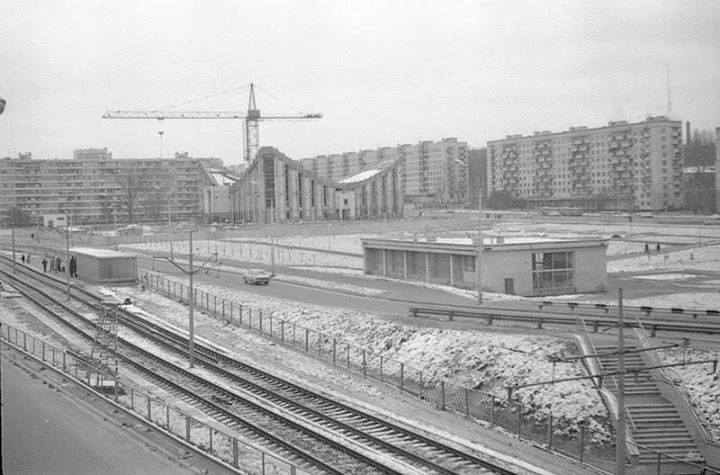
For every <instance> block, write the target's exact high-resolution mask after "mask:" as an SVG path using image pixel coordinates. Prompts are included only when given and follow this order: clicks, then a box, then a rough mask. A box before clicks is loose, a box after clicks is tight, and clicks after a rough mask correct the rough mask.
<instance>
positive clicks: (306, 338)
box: [305, 328, 310, 353]
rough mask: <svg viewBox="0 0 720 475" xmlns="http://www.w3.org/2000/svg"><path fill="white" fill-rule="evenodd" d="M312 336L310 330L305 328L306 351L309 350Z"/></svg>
mask: <svg viewBox="0 0 720 475" xmlns="http://www.w3.org/2000/svg"><path fill="white" fill-rule="evenodd" d="M309 338H310V330H308V329H307V328H306V329H305V353H307V352H308V339H309Z"/></svg>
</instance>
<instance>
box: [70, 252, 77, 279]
mask: <svg viewBox="0 0 720 475" xmlns="http://www.w3.org/2000/svg"><path fill="white" fill-rule="evenodd" d="M69 267H70V277H77V260H76V259H75V256H72V257H71V258H70V264H69Z"/></svg>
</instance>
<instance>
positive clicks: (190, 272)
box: [153, 231, 217, 368]
mask: <svg viewBox="0 0 720 475" xmlns="http://www.w3.org/2000/svg"><path fill="white" fill-rule="evenodd" d="M192 235H193V232H192V231H190V239H189V241H188V265H189V266H188V267H189V268H188V269H184V268H182V267H180V265H178V264H177V263H176V262H175V260H174V259H172V258H169V257H163V259H165V260H167V261H168V262H169V263H170V264H172V265H174V266H175V267H177V268H178V269H180V271H181V272H182V273H183V274H187V276H188V279H189V285H188V337H189V338H188V364H189V366H190V368H192V367H193V362H194V360H195V284H194V278H193V277H194V276H195V274H197V273H198V272H202V271H203V270H204V269H205V266H206V265H207V263H208V262H210V259H212V258H213V257H217V252H216V253H214V254H212V255H211V256H210V257H209V258H208V259H207V260H206V261H205V262H204V263H203V264H202V265H201V266H199V267H197V268H195V264H194V260H193V257H194V255H193V241H192ZM154 262H155V261H153V263H154Z"/></svg>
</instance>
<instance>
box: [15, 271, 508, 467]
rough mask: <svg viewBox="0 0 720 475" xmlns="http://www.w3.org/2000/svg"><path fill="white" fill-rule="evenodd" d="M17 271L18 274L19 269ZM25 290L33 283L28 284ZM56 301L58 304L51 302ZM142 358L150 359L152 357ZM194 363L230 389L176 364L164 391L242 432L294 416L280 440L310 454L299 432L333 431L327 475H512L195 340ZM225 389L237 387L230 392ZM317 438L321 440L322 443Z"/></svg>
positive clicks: (127, 320)
mask: <svg viewBox="0 0 720 475" xmlns="http://www.w3.org/2000/svg"><path fill="white" fill-rule="evenodd" d="M18 268H19V269H20V267H18ZM21 272H23V273H24V274H25V276H26V277H28V278H32V279H45V278H46V276H44V275H43V274H39V273H36V272H35V271H34V270H31V269H27V268H22V269H21ZM6 275H7V274H6ZM25 285H28V284H27V282H26V283H25ZM47 285H51V286H55V287H56V289H58V290H59V288H62V287H63V284H61V283H59V282H57V280H56V279H54V278H52V277H51V278H50V279H49V281H48V282H47ZM74 294H75V297H76V298H79V294H82V295H83V297H82V300H84V301H85V304H86V305H94V304H96V303H97V302H98V301H99V300H101V297H99V296H97V295H94V294H93V293H91V292H89V291H87V290H86V289H83V288H82V287H75V289H74ZM57 304H58V303H57V302H56V303H54V304H53V305H57ZM120 320H121V323H122V324H123V325H126V326H127V328H130V329H132V330H133V331H134V332H137V333H138V334H140V335H143V337H144V338H149V339H152V341H153V344H155V345H159V346H161V347H162V348H163V349H164V350H165V351H169V352H170V351H171V352H173V353H175V354H177V355H180V356H181V357H183V358H184V357H186V356H187V354H186V350H185V348H187V339H186V338H185V337H184V336H182V335H178V334H176V333H174V332H173V331H170V330H168V329H167V328H164V327H162V326H160V325H156V324H154V323H152V322H149V321H147V320H145V319H143V318H141V317H139V316H138V315H136V314H133V313H132V312H128V311H127V310H125V309H121V319H120ZM132 346H133V345H132V344H129V343H126V342H124V343H123V345H122V348H123V352H126V351H137V350H136V349H134V348H132ZM128 348H129V349H128ZM143 351H144V350H143ZM143 358H148V356H144V357H143ZM157 360H160V361H157ZM144 361H148V360H144ZM150 361H152V365H153V366H157V365H161V366H163V367H165V368H167V366H166V365H167V364H168V363H167V362H166V361H164V360H163V359H162V358H158V357H157V356H155V355H151V360H150ZM195 361H196V363H197V364H198V366H201V367H202V368H203V369H204V370H206V371H209V372H211V373H212V374H213V375H214V376H215V377H217V378H218V379H221V380H222V381H223V382H225V383H227V384H226V385H224V387H220V386H218V385H216V384H213V383H210V382H208V381H206V380H202V379H201V378H198V377H197V376H194V375H192V374H191V373H190V374H184V373H187V371H185V370H182V369H181V368H177V367H174V368H170V371H172V372H173V375H174V376H173V378H172V380H171V379H170V378H167V377H161V378H158V379H156V381H159V385H160V386H162V387H164V388H166V389H168V390H170V391H172V392H174V393H177V394H179V397H181V398H182V399H184V400H186V402H188V403H192V404H194V405H196V406H200V407H202V408H203V409H204V410H205V411H206V412H208V413H210V414H211V415H213V416H214V417H215V418H216V419H218V420H220V421H221V422H224V423H226V424H227V425H229V426H231V427H233V428H234V429H235V430H238V428H239V427H237V426H239V425H242V422H240V421H238V420H237V419H242V421H245V422H246V423H247V422H248V421H252V424H253V425H254V426H262V427H266V426H267V425H268V424H271V423H272V424H277V423H279V420H280V419H283V418H284V419H290V423H287V422H286V423H284V424H285V425H284V426H283V427H286V426H294V430H295V431H296V432H291V431H289V429H283V430H288V431H289V432H287V433H286V434H283V435H285V437H286V440H290V441H292V443H293V444H294V445H301V446H305V447H303V449H304V450H311V449H312V445H313V444H315V443H319V442H313V443H310V444H303V442H302V441H299V440H298V439H299V438H300V437H299V434H300V433H302V437H304V438H306V439H310V437H311V436H310V434H308V432H312V430H315V431H317V430H320V431H321V432H323V434H329V435H328V437H325V436H323V437H325V438H326V439H329V441H328V440H325V441H323V443H325V444H327V446H328V447H329V448H327V449H324V450H326V453H323V454H322V457H319V458H321V461H315V462H311V463H312V464H313V466H316V467H322V465H321V463H322V460H329V462H325V463H326V464H327V465H326V467H325V468H323V469H322V471H325V472H327V473H377V472H384V473H394V472H395V468H390V467H399V470H400V471H402V472H405V471H409V472H419V473H473V474H476V473H478V474H484V473H488V474H489V473H498V474H506V473H512V472H511V471H509V470H507V469H504V468H502V467H499V466H496V465H494V464H492V463H489V462H487V461H484V460H482V459H481V458H480V457H478V456H476V455H474V454H470V453H467V452H466V451H463V450H461V449H458V448H455V447H452V446H449V445H448V444H445V443H442V442H440V441H437V440H435V439H433V438H429V437H427V436H424V435H422V434H420V433H418V432H416V431H413V430H411V429H409V428H407V427H403V426H399V425H397V424H395V423H392V422H390V421H386V420H384V419H382V418H379V417H377V416H374V415H371V414H367V413H365V412H363V411H361V410H358V409H356V408H354V407H351V406H349V405H347V404H344V403H342V402H340V401H336V400H334V399H331V398H328V397H326V396H323V395H320V394H317V393H315V392H313V391H310V390H308V389H306V388H303V387H301V386H299V385H297V384H294V383H291V382H288V381H286V380H283V379H281V378H278V377H276V376H274V375H272V374H270V373H267V372H264V371H261V370H259V369H257V368H254V367H252V366H249V365H246V364H244V363H242V362H239V361H237V360H234V359H232V358H230V357H228V356H227V355H225V354H223V353H220V352H218V351H215V350H213V349H210V348H207V347H204V346H202V345H198V344H197V343H196V344H195ZM135 367H137V365H136V366H135ZM144 371H147V369H144ZM178 375H182V377H183V381H184V382H183V383H182V384H178V383H177V382H176V381H175V378H177V377H178ZM178 386H179V387H178ZM226 386H230V387H232V388H233V389H232V390H227V389H225V387H226ZM281 414H282V417H281V416H280V415H281ZM233 425H235V426H233ZM311 428H312V430H311ZM298 431H299V432H298ZM246 432H247V430H246ZM272 432H273V433H274V434H282V431H280V430H278V429H273V431H272ZM253 433H254V434H255V437H259V435H258V434H259V432H258V431H254V432H253ZM293 434H294V435H293ZM278 438H279V436H278ZM312 440H314V441H317V440H318V439H317V438H314V439H312ZM274 443H275V444H276V445H277V446H278V449H280V450H282V452H281V453H279V454H278V455H282V456H284V457H286V458H293V457H295V458H297V457H300V456H302V455H300V454H297V453H291V452H290V453H289V452H288V451H290V450H291V449H290V448H289V447H286V446H283V445H282V443H281V441H274ZM346 444H349V445H351V446H352V447H355V448H357V451H359V452H360V454H353V455H352V457H356V458H357V460H351V459H348V458H347V457H350V455H349V454H347V453H346V452H348V451H350V450H349V449H348V448H347V447H346V446H345V445H346ZM266 445H267V442H266ZM308 445H309V446H308ZM321 452H322V451H321ZM388 458H389V459H391V460H393V461H395V465H393V464H389V465H390V467H388V466H387V465H385V464H382V463H379V462H377V460H382V459H388ZM338 464H339V466H340V467H341V468H340V472H333V470H337V468H336V467H338ZM363 467H365V468H363Z"/></svg>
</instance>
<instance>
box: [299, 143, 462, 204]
mask: <svg viewBox="0 0 720 475" xmlns="http://www.w3.org/2000/svg"><path fill="white" fill-rule="evenodd" d="M468 154H469V151H468V145H467V143H466V142H459V141H458V140H457V139H456V138H447V139H443V140H441V141H439V142H433V141H424V142H420V143H418V144H415V145H410V144H405V145H398V146H397V147H381V148H378V149H376V150H361V151H359V152H347V153H343V154H332V155H319V156H317V157H314V158H306V159H303V160H301V162H302V164H303V166H304V167H305V168H306V169H308V170H311V171H312V172H313V173H315V174H317V175H318V176H321V177H323V178H325V179H326V180H327V181H328V182H331V183H332V182H338V181H340V180H342V179H344V178H348V177H350V176H352V175H355V174H356V173H358V172H360V171H362V170H365V169H367V168H368V167H371V166H373V165H376V164H378V163H381V162H385V161H387V160H394V159H398V158H400V159H402V162H401V164H400V167H401V168H400V172H401V176H402V187H403V190H404V194H405V199H406V201H409V202H417V203H424V204H435V205H444V204H451V203H455V204H457V203H464V202H465V201H466V200H467V196H468V173H467V163H468Z"/></svg>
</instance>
